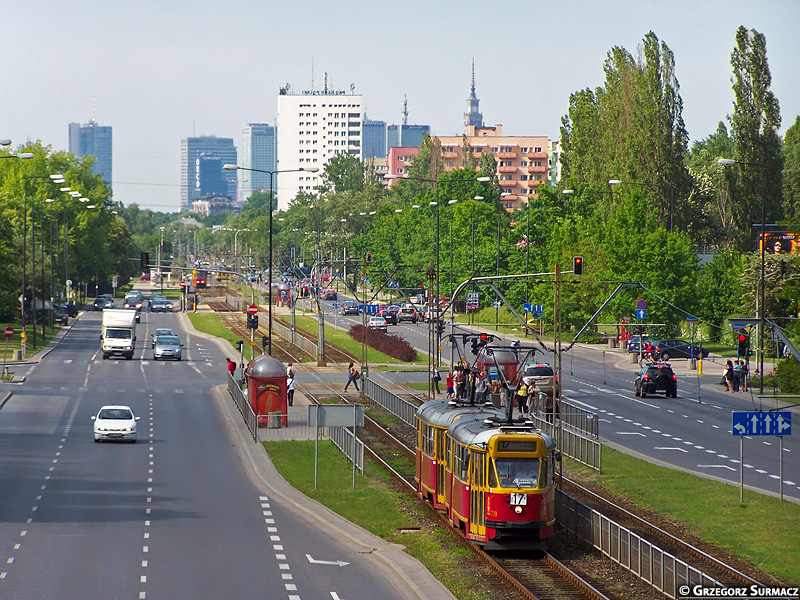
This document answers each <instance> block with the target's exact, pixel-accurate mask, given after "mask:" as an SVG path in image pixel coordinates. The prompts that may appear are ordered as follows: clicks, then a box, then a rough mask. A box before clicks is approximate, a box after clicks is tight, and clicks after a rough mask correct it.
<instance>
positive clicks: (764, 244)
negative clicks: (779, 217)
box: [758, 231, 800, 254]
mask: <svg viewBox="0 0 800 600" xmlns="http://www.w3.org/2000/svg"><path fill="white" fill-rule="evenodd" d="M758 237H759V242H760V243H759V248H758V250H759V252H760V251H761V250H762V248H763V250H764V252H765V253H766V254H800V234H797V233H789V232H785V231H766V232H764V233H760V232H759V234H758Z"/></svg>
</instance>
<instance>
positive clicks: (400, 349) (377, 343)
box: [350, 325, 417, 362]
mask: <svg viewBox="0 0 800 600" xmlns="http://www.w3.org/2000/svg"><path fill="white" fill-rule="evenodd" d="M350 337H352V338H353V339H354V340H356V341H357V342H361V341H362V340H363V339H364V326H363V325H353V326H352V327H351V328H350ZM367 346H369V347H370V348H375V350H378V351H380V352H383V353H384V354H388V355H389V356H391V357H392V358H396V359H397V360H401V361H403V362H413V361H415V360H417V351H416V350H415V349H414V347H413V346H412V345H411V344H409V343H408V342H407V341H406V340H404V339H403V338H402V337H400V336H399V335H394V334H391V333H386V332H385V331H380V330H379V329H373V328H371V327H367Z"/></svg>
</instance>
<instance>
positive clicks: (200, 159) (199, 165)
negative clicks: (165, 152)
mask: <svg viewBox="0 0 800 600" xmlns="http://www.w3.org/2000/svg"><path fill="white" fill-rule="evenodd" d="M236 160H237V154H236V147H235V146H234V145H233V138H218V137H216V136H202V137H190V138H184V139H182V140H181V212H185V211H188V210H191V208H192V201H194V200H196V199H197V198H199V197H200V196H207V195H209V194H219V193H220V191H221V190H224V195H225V196H227V197H228V198H230V199H231V200H235V199H236V172H235V171H225V170H223V169H222V165H226V164H234V165H235V164H237V163H236ZM217 167H219V168H217Z"/></svg>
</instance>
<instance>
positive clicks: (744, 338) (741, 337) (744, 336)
mask: <svg viewBox="0 0 800 600" xmlns="http://www.w3.org/2000/svg"><path fill="white" fill-rule="evenodd" d="M746 341H747V336H746V335H745V334H743V333H740V334H739V343H740V344H741V343H744V342H746Z"/></svg>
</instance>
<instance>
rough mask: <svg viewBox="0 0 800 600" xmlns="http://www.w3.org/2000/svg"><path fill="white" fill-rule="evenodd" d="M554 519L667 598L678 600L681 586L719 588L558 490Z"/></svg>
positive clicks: (689, 566) (695, 570)
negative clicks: (676, 599) (555, 517)
mask: <svg viewBox="0 0 800 600" xmlns="http://www.w3.org/2000/svg"><path fill="white" fill-rule="evenodd" d="M556 515H557V518H558V523H559V525H560V526H561V527H563V528H564V529H566V530H567V531H568V532H570V533H572V534H573V535H575V536H576V537H578V538H580V539H582V540H583V541H584V542H586V543H588V544H591V545H592V546H594V547H595V548H597V549H598V550H600V552H602V553H603V554H605V555H606V556H608V557H609V558H611V560H613V561H614V562H616V563H618V564H619V565H620V566H622V567H623V568H625V569H627V570H628V571H630V572H631V573H633V574H634V575H636V576H637V577H639V578H640V579H642V580H643V581H646V582H647V583H649V584H650V585H652V586H653V587H654V588H656V589H657V590H659V591H660V592H662V593H663V594H664V595H665V596H667V597H668V598H677V597H678V595H679V590H680V588H681V586H689V587H690V588H691V587H692V586H694V585H702V586H706V587H713V586H719V585H720V583H719V582H718V581H716V580H715V579H713V578H712V577H709V576H708V575H706V574H705V573H703V572H702V571H700V570H698V569H696V568H694V567H692V566H691V565H689V564H687V563H685V562H684V561H682V560H680V559H679V558H676V557H675V556H673V555H671V554H669V553H668V552H665V551H663V550H661V549H660V548H659V547H658V546H655V545H654V544H651V543H650V542H648V541H647V540H645V539H642V538H641V537H640V536H639V535H637V534H635V533H633V532H632V531H630V530H629V529H627V528H625V527H623V526H621V525H619V524H618V523H616V522H614V521H612V520H611V519H609V518H608V517H606V516H604V515H602V514H600V513H599V512H597V511H596V510H594V509H592V508H589V507H588V506H586V505H584V504H582V503H581V502H578V501H577V500H575V499H574V498H573V497H572V496H570V495H569V494H567V493H565V492H563V491H561V490H556Z"/></svg>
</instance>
